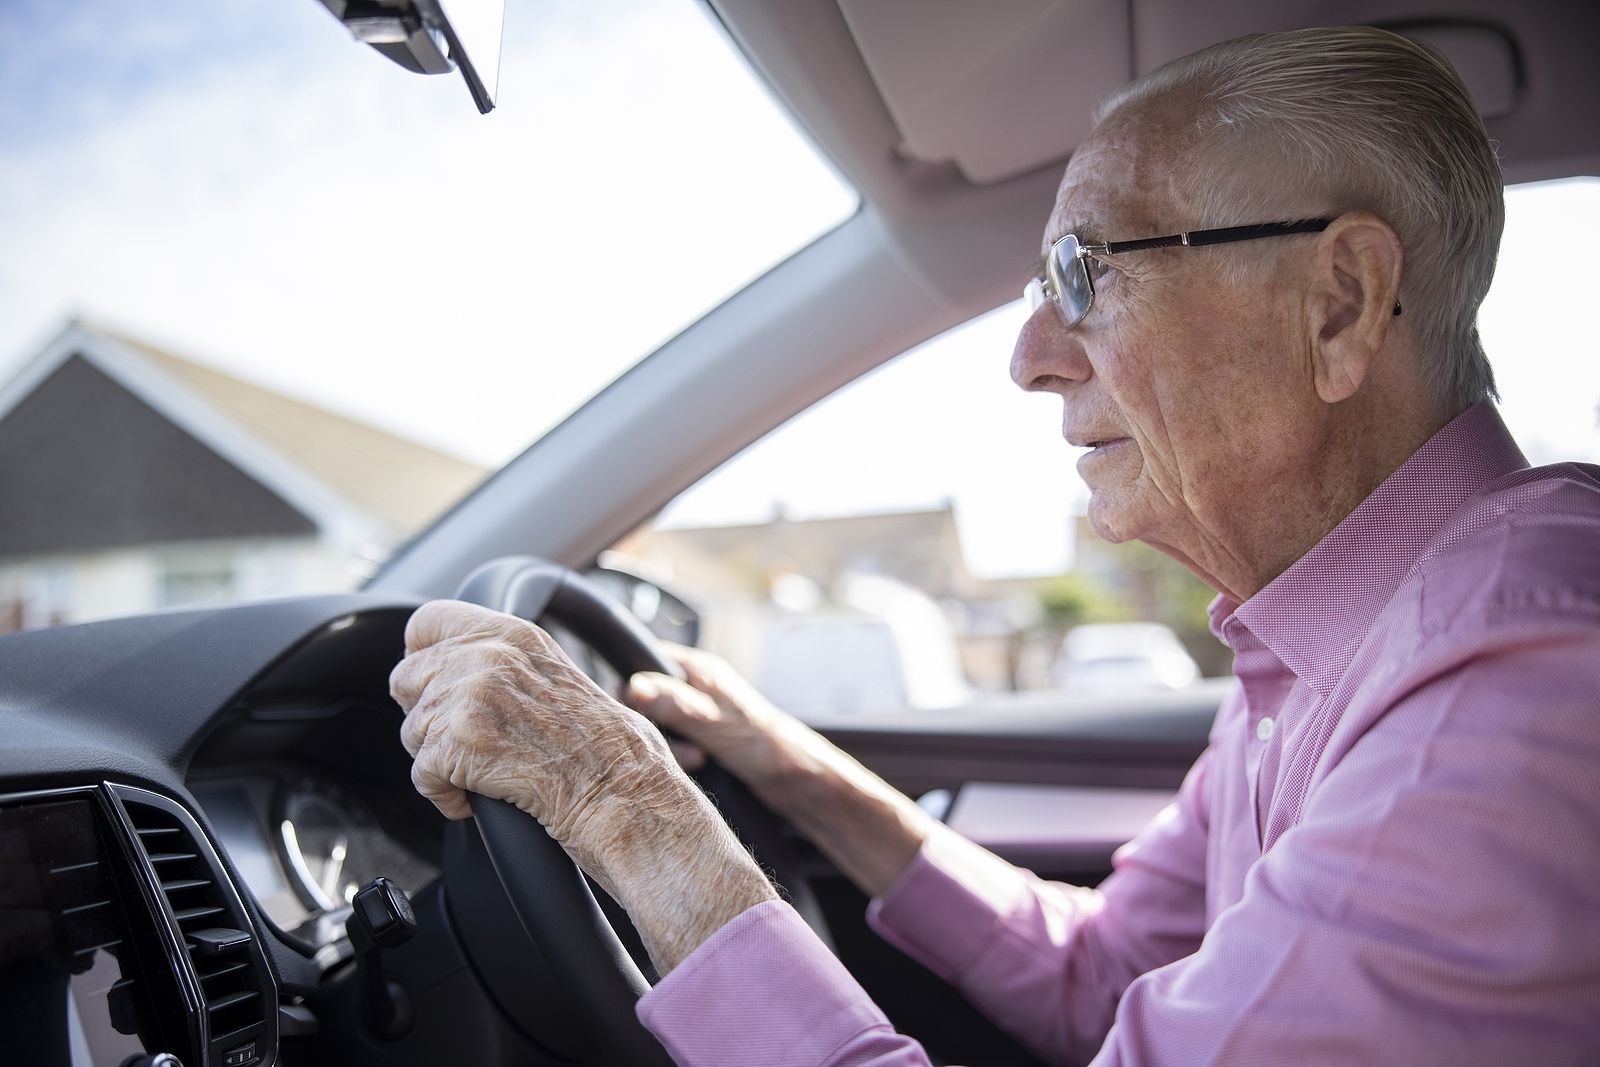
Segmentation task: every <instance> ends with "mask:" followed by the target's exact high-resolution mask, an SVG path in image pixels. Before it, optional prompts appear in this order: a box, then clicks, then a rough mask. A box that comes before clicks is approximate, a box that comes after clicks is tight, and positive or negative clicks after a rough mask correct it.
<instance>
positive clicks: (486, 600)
mask: <svg viewBox="0 0 1600 1067" xmlns="http://www.w3.org/2000/svg"><path fill="white" fill-rule="evenodd" d="M457 598H458V599H460V600H463V601H467V602H469V603H474V604H479V605H482V606H484V607H488V608H493V609H494V610H496V611H503V612H505V613H507V614H509V615H516V616H517V617H519V618H523V619H527V620H528V621H530V622H534V623H538V622H541V621H546V622H550V623H554V624H557V625H559V626H561V627H562V628H563V629H565V630H567V631H569V632H570V633H572V634H573V635H574V636H575V637H577V638H578V639H579V640H581V641H583V642H584V644H586V645H587V646H588V647H589V648H591V649H592V650H593V651H594V652H595V654H596V655H598V656H599V657H600V658H601V659H602V660H604V661H605V662H606V663H607V664H608V665H609V666H610V667H611V668H612V669H613V670H615V671H616V672H617V673H618V674H619V675H620V676H621V677H623V678H627V677H628V676H629V675H631V674H633V673H635V672H638V671H657V672H660V673H663V674H671V675H675V676H678V677H682V671H680V670H678V669H677V666H676V665H675V664H673V663H672V662H670V661H669V660H667V659H666V657H665V656H664V655H663V654H662V651H661V648H660V646H659V644H658V643H657V641H656V639H655V636H654V635H653V634H651V633H650V631H649V630H647V629H646V628H645V627H644V625H643V624H642V623H641V622H640V621H639V620H638V619H637V618H635V617H634V616H633V615H632V614H630V613H629V612H628V611H627V610H626V609H624V608H623V607H622V606H621V605H620V604H618V603H617V602H616V601H614V600H612V599H611V598H610V597H609V596H608V595H606V594H605V593H603V592H601V591H599V590H598V589H597V588H596V587H595V586H594V585H592V584H590V583H589V582H588V581H587V580H585V579H584V578H583V577H582V576H581V575H579V574H578V573H577V572H575V571H572V570H570V569H568V568H566V567H563V566H561V565H559V564H556V563H551V562H549V561H547V560H541V559H536V558H534V557H531V556H513V557H507V558H504V559H498V560H494V561H492V562H490V563H487V564H484V565H483V566H481V567H479V568H478V569H477V570H475V571H473V572H472V574H471V575H469V576H468V577H467V579H466V581H465V582H463V583H462V586H461V590H460V592H459V593H458V594H457ZM695 778H696V780H697V781H698V782H699V783H700V785H701V787H702V788H703V789H706V791H707V792H708V793H710V794H711V796H712V799H713V802H714V803H716V805H717V807H718V809H719V810H720V811H721V812H722V814H723V817H724V818H725V819H727V821H728V823H729V825H730V826H731V827H733V829H734V832H735V833H736V834H738V836H739V838H740V840H741V841H743V842H744V843H745V844H746V846H747V847H750V848H751V850H752V851H753V852H754V853H755V854H756V857H757V860H758V862H760V863H761V864H762V866H763V868H764V869H765V870H767V871H768V873H769V875H771V876H772V877H773V878H774V879H775V880H776V881H777V882H778V884H779V888H780V891H781V892H783V893H784V895H785V897H786V899H788V900H789V901H790V903H791V904H793V905H794V906H795V908H796V910H798V911H799V912H800V914H801V915H802V916H803V917H804V918H805V919H806V921H807V922H808V923H809V924H810V925H811V927H812V929H813V930H815V931H816V932H817V934H818V935H819V936H820V937H822V938H823V939H824V941H827V940H829V939H828V935H827V930H826V927H825V926H824V925H823V922H822V912H821V908H820V906H819V905H818V903H817V901H816V899H815V896H814V895H813V894H812V892H811V889H810V885H809V883H807V882H806V881H805V879H804V878H803V877H801V872H800V870H799V865H798V862H797V859H796V857H795V855H794V850H793V848H792V847H791V846H790V844H789V839H788V837H787V836H786V834H785V832H784V830H783V827H782V824H781V822H780V821H779V820H778V818H777V817H776V816H775V815H773V814H772V812H771V811H770V810H769V809H768V808H767V807H766V806H765V805H763V804H762V803H761V802H760V801H759V800H757V799H756V798H755V796H754V795H753V794H751V793H750V791H749V789H748V788H747V787H745V786H744V784H743V783H742V782H740V781H738V780H737V779H736V778H734V777H733V776H732V775H729V774H728V773H727V772H726V771H723V770H722V769H721V768H717V767H714V766H712V767H708V768H707V769H706V770H705V771H701V772H697V773H696V775H695ZM469 800H470V803H471V805H472V813H473V817H474V820H473V821H474V822H475V824H476V825H477V828H478V833H479V835H480V836H481V837H482V839H483V846H484V850H485V851H486V852H487V853H488V855H489V859H490V861H491V862H492V864H493V866H494V870H495V874H496V875H497V876H498V877H499V879H500V885H501V887H502V889H504V891H505V894H506V897H507V898H508V899H509V900H510V902H511V906H512V910H513V911H515V912H516V915H517V918H518V920H519V921H520V922H521V924H522V927H523V929H524V930H525V931H527V934H528V937H529V938H530V939H531V940H532V941H533V942H534V944H535V945H536V946H538V948H539V951H540V953H541V954H542V955H543V956H544V958H545V960H546V961H547V963H548V964H549V966H550V968H551V970H552V971H553V972H554V973H555V974H557V975H558V976H560V978H561V979H562V981H563V982H564V983H565V984H566V985H567V986H568V988H569V989H570V992H571V994H572V1000H573V1002H574V1004H575V1006H576V1008H577V1010H578V1011H579V1012H580V1013H581V1014H583V1015H585V1016H587V1020H586V1021H587V1024H588V1025H587V1026H586V1027H585V1028H584V1029H586V1030H587V1031H588V1034H589V1036H590V1038H591V1041H592V1045H593V1049H594V1053H595V1055H596V1056H597V1057H599V1059H600V1061H601V1062H605V1063H628V1064H647V1065H660V1067H669V1065H670V1064H671V1063H672V1059H671V1057H670V1056H668V1055H667V1052H666V1050H665V1049H664V1048H663V1047H662V1046H661V1044H660V1042H658V1041H657V1040H656V1038H655V1036H654V1035H653V1034H651V1033H650V1032H649V1031H648V1030H646V1029H645V1028H644V1027H643V1025H642V1024H640V1023H639V1021H638V1017H637V1015H636V1014H635V1011H634V1007H635V1005H636V1004H637V1002H638V1000H639V998H640V997H642V996H643V995H644V994H645V993H646V992H648V991H649V990H650V982H649V980H648V979H647V978H646V977H645V975H644V974H643V973H642V972H641V971H640V970H639V967H638V966H637V964H635V962H634V960H633V957H632V956H631V955H630V954H629V952H628V949H627V948H626V946H625V945H624V944H623V942H622V939H621V938H619V937H618V935H617V931H616V930H615V929H613V927H612V925H611V922H610V920H609V919H608V918H607V917H606V914H605V912H604V910H603V909H602V907H601V905H600V903H599V901H598V900H597V899H596V898H595V896H594V893H593V892H592V891H591V889H590V886H589V883H588V880H587V879H586V878H585V877H584V875H583V872H582V871H581V870H579V868H578V867H577V865H576V864H575V863H573V861H572V859H571V858H570V857H569V856H568V855H567V853H566V851H565V850H563V849H562V847H561V846H560V845H559V844H558V843H557V842H556V841H555V840H554V839H553V838H551V837H550V835H549V834H548V833H546V832H545V829H544V827H543V826H541V825H540V824H539V822H538V820H536V819H533V818H530V817H529V816H528V815H527V813H525V812H523V811H522V810H521V809H519V808H517V807H516V806H515V805H512V804H509V803H506V802H505V801H501V800H494V799H492V798H489V797H484V796H480V795H477V794H472V795H470V796H469Z"/></svg>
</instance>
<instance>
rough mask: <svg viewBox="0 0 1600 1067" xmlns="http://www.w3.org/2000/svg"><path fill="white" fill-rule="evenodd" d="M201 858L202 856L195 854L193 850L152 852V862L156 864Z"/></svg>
mask: <svg viewBox="0 0 1600 1067" xmlns="http://www.w3.org/2000/svg"><path fill="white" fill-rule="evenodd" d="M199 858H200V857H199V856H197V855H195V854H194V853H193V852H152V853H150V862H151V863H154V864H162V863H186V862H188V861H189V860H197V859H199Z"/></svg>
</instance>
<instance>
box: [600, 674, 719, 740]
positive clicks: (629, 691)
mask: <svg viewBox="0 0 1600 1067" xmlns="http://www.w3.org/2000/svg"><path fill="white" fill-rule="evenodd" d="M623 696H624V698H625V699H626V702H627V704H628V706H629V707H631V708H633V710H635V711H637V712H639V714H641V715H643V716H644V717H645V718H647V719H649V720H650V721H652V722H654V723H655V724H656V725H657V726H662V727H665V728H666V729H669V730H677V731H678V732H680V733H687V732H689V730H690V729H692V727H693V726H694V724H696V723H703V722H710V721H714V720H715V719H716V718H717V717H718V714H719V710H718V708H717V702H716V701H715V700H713V699H712V698H711V697H710V696H708V695H706V694H705V693H702V692H701V691H700V690H698V689H696V688H694V686H692V685H689V684H688V683H687V682H680V681H679V680H678V679H676V678H673V677H672V676H670V675H666V674H657V673H655V672H654V671H641V672H640V673H638V674H635V675H634V676H633V677H632V678H629V679H628V685H627V688H626V689H625V690H623Z"/></svg>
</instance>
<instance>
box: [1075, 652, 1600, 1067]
mask: <svg viewBox="0 0 1600 1067" xmlns="http://www.w3.org/2000/svg"><path fill="white" fill-rule="evenodd" d="M1418 661H1419V662H1418V663H1413V664H1411V665H1408V667H1407V668H1405V669H1403V671H1402V672H1401V673H1400V674H1399V675H1398V676H1396V677H1395V678H1393V679H1391V680H1390V681H1389V682H1388V685H1389V691H1390V692H1393V693H1395V694H1396V697H1395V698H1394V699H1393V700H1392V701H1389V702H1386V703H1380V705H1379V708H1380V710H1379V711H1378V713H1377V714H1376V717H1375V718H1374V720H1373V721H1371V722H1370V725H1368V726H1367V727H1366V728H1365V729H1363V730H1362V731H1361V732H1360V733H1359V735H1357V736H1354V737H1350V736H1341V735H1338V734H1336V735H1335V736H1334V738H1333V741H1332V742H1331V743H1330V745H1329V755H1328V757H1325V758H1328V759H1330V760H1331V761H1332V766H1331V769H1328V770H1326V773H1325V777H1322V778H1321V780H1320V781H1317V780H1315V779H1314V780H1313V781H1312V783H1311V791H1310V793H1309V794H1308V800H1307V802H1306V806H1305V809H1304V812H1303V816H1302V818H1301V821H1300V822H1299V824H1298V825H1296V826H1295V827H1293V828H1292V829H1290V830H1289V831H1287V832H1286V833H1284V834H1283V836H1282V837H1280V838H1279V839H1278V840H1277V841H1276V843H1275V844H1274V845H1273V846H1272V847H1271V848H1270V849H1269V850H1268V851H1267V853H1266V855H1265V856H1264V857H1263V858H1262V860H1261V861H1260V862H1258V863H1257V864H1256V865H1255V866H1254V867H1253V868H1252V870H1251V872H1250V874H1249V875H1248V876H1247V878H1246V880H1245V887H1244V893H1243V896H1242V897H1241V899H1240V901H1239V902H1238V903H1237V904H1236V905H1234V906H1233V907H1232V908H1229V909H1228V910H1227V911H1225V912H1223V913H1222V914H1221V915H1220V916H1219V917H1218V918H1217V921H1216V923H1215V924H1214V925H1213V927H1212V928H1211V930H1210V931H1209V932H1208V933H1207V935H1206V937H1205V941H1204V944H1203V945H1202V946H1201V948H1200V950H1199V951H1198V952H1197V953H1196V954H1195V955H1193V956H1192V957H1190V958H1188V959H1185V960H1181V961H1179V962H1177V963H1174V964H1171V965H1170V966H1167V967H1164V968H1161V969H1159V970H1157V971H1155V972H1153V973H1151V974H1148V975H1145V976H1144V977H1142V978H1140V979H1138V980H1137V981H1135V982H1134V983H1133V984H1132V986H1130V987H1129V989H1128V990H1127V992H1126V994H1125V995H1124V996H1123V999H1122V1003H1121V1005H1120V1007H1119V1009H1118V1012H1117V1017H1116V1024H1115V1027H1114V1028H1113V1030H1112V1033H1111V1035H1110V1037H1109V1038H1108V1040H1107V1042H1106V1046H1105V1048H1104V1049H1103V1050H1102V1052H1101V1054H1100V1056H1099V1057H1098V1058H1097V1059H1096V1060H1095V1061H1094V1062H1095V1065H1096V1067H1133V1065H1154V1064H1185V1065H1207V1064H1269V1063H1271V1064H1276V1063H1296V1062H1322V1063H1328V1062H1338V1063H1439V1064H1444V1063H1448V1064H1453V1065H1472V1064H1484V1065H1488V1064H1506V1063H1537V1064H1541V1065H1543V1064H1576V1063H1584V1062H1586V1063H1592V1062H1594V1060H1593V1057H1594V1052H1595V1050H1596V1049H1597V1048H1600V922H1597V921H1596V916H1600V850H1597V849H1596V848H1595V840H1596V838H1595V828H1596V827H1597V826H1600V790H1597V789H1596V788H1595V780H1596V778H1595V776H1596V770H1597V768H1600V627H1596V626H1594V625H1593V624H1592V623H1590V624H1587V625H1584V626H1573V627H1571V628H1568V629H1567V630H1566V631H1565V632H1559V631H1558V630H1553V629H1551V628H1549V627H1546V628H1544V629H1542V630H1540V631H1529V630H1518V629H1515V628H1510V627H1507V628H1503V629H1502V630H1501V631H1500V632H1499V634H1498V635H1497V636H1496V638H1495V639H1494V640H1493V641H1490V642H1487V643H1480V644H1479V645H1478V647H1477V648H1476V649H1475V650H1474V651H1473V652H1472V653H1471V654H1470V655H1467V656H1464V657H1463V656H1457V657H1456V658H1455V661H1454V662H1441V661H1439V660H1438V659H1434V660H1433V661H1432V662H1430V657H1429V656H1427V655H1423V656H1419V657H1418Z"/></svg>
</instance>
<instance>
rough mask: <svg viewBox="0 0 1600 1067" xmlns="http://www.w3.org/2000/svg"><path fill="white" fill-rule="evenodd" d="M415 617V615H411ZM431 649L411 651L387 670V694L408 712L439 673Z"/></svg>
mask: <svg viewBox="0 0 1600 1067" xmlns="http://www.w3.org/2000/svg"><path fill="white" fill-rule="evenodd" d="M413 618H415V616H413ZM431 651H432V649H423V650H422V651H420V652H413V653H410V654H408V655H407V656H406V658H405V659H403V660H401V661H400V662H399V663H397V664H395V666H394V670H392V671H390V672H389V695H390V696H392V697H394V702H395V703H396V704H399V705H400V708H401V710H402V711H405V712H408V713H409V712H410V711H411V709H412V708H414V707H416V705H417V701H419V700H421V699H422V693H423V690H425V689H427V688H428V683H429V682H431V681H433V679H434V676H435V675H437V674H438V673H439V668H440V663H439V662H438V657H437V656H433V655H430V652H431Z"/></svg>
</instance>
